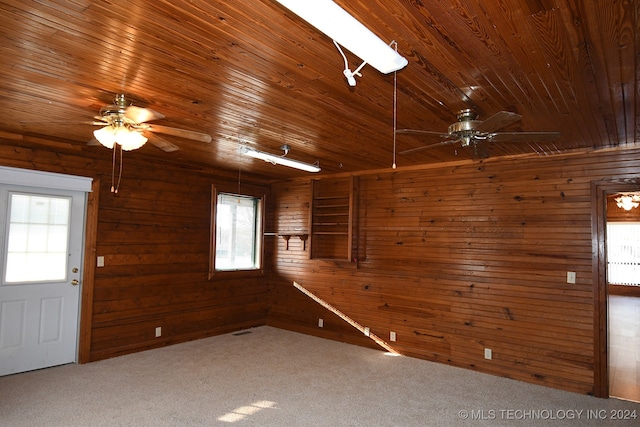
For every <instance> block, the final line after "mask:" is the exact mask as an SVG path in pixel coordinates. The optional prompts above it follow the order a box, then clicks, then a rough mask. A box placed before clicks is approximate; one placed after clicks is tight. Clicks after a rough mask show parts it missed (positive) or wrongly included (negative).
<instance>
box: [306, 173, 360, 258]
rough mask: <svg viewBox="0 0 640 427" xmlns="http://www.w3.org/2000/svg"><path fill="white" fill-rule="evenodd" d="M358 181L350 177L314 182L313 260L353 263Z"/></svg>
mask: <svg viewBox="0 0 640 427" xmlns="http://www.w3.org/2000/svg"><path fill="white" fill-rule="evenodd" d="M355 180H356V178H354V177H346V178H325V179H316V180H312V181H311V203H310V206H311V215H310V224H309V229H310V230H311V233H310V239H311V243H310V247H311V251H310V257H311V258H312V259H323V260H339V261H345V260H347V261H351V258H352V257H351V253H352V244H353V230H354V226H353V218H354V212H355V208H354V201H355V196H354V193H355V191H356V188H355V182H356V181H355Z"/></svg>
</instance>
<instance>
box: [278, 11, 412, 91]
mask: <svg viewBox="0 0 640 427" xmlns="http://www.w3.org/2000/svg"><path fill="white" fill-rule="evenodd" d="M277 2H278V3H280V4H281V5H283V6H284V7H286V8H287V9H289V10H291V11H292V12H293V13H295V14H296V15H298V16H299V17H300V18H302V19H304V20H305V21H307V22H308V23H309V24H311V25H313V26H314V27H316V28H317V29H318V30H320V31H322V32H323V33H324V34H326V35H327V36H328V37H329V38H331V39H332V40H333V42H334V43H335V44H336V46H337V47H338V50H339V51H340V53H341V54H342V56H343V58H344V59H345V70H344V71H343V74H344V75H345V77H346V78H347V81H348V82H349V85H350V86H355V76H359V75H360V73H359V72H360V70H361V69H362V67H363V66H364V65H365V64H369V65H371V66H372V67H373V68H375V69H376V70H378V71H380V72H381V73H383V74H388V73H391V72H394V71H397V70H399V69H401V68H404V67H405V66H406V65H407V64H408V61H407V59H406V58H404V57H402V56H401V55H399V54H398V52H396V51H395V50H394V49H392V48H391V47H390V46H389V45H387V44H386V43H385V42H384V41H382V40H381V39H380V38H379V37H378V36H376V35H375V34H374V33H373V32H372V31H371V30H369V29H368V28H367V27H365V26H364V25H362V24H361V23H360V22H359V21H358V20H357V19H355V18H354V17H353V16H351V15H350V14H349V13H348V12H347V11H345V10H344V9H342V8H341V7H340V6H338V5H337V4H335V3H334V2H333V1H331V0H314V1H310V0H277ZM340 46H343V47H345V48H346V49H348V50H349V51H350V52H351V53H353V54H354V55H356V56H358V57H359V58H360V59H362V60H363V61H364V62H363V63H362V65H360V66H359V67H358V68H357V69H356V70H355V71H350V70H349V66H348V63H347V60H346V57H345V56H344V53H343V52H342V49H340Z"/></svg>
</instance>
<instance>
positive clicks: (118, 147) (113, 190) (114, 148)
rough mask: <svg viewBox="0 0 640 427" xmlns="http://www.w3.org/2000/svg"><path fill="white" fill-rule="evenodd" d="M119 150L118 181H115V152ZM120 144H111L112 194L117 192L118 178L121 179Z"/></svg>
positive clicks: (118, 187) (118, 186)
mask: <svg viewBox="0 0 640 427" xmlns="http://www.w3.org/2000/svg"><path fill="white" fill-rule="evenodd" d="M117 151H119V152H120V166H119V170H118V182H117V183H116V182H115V170H116V156H117V154H116V152H117ZM122 159H123V156H122V146H120V144H117V143H116V144H113V162H112V164H111V192H112V193H114V194H118V190H119V189H120V180H121V179H122Z"/></svg>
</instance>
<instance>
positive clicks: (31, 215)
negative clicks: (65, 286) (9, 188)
mask: <svg viewBox="0 0 640 427" xmlns="http://www.w3.org/2000/svg"><path fill="white" fill-rule="evenodd" d="M9 205H10V209H9V222H8V228H9V229H8V233H7V234H8V239H7V249H6V263H5V272H4V282H5V283H28V282H48V281H63V280H66V272H67V258H68V252H69V250H68V243H69V218H70V208H71V199H70V198H68V197H53V196H51V197H50V196H41V195H31V194H19V193H11V194H10V202H9Z"/></svg>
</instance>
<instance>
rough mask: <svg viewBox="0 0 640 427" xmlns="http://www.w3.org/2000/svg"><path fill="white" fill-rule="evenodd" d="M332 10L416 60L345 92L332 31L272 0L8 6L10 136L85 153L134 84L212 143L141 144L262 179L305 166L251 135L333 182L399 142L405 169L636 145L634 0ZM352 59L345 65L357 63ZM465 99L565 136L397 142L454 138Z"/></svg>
mask: <svg viewBox="0 0 640 427" xmlns="http://www.w3.org/2000/svg"><path fill="white" fill-rule="evenodd" d="M336 3H337V4H339V5H340V6H342V7H343V8H344V9H346V10H347V11H348V12H349V13H351V14H352V15H353V16H355V17H356V18H357V19H358V20H360V21H361V22H362V23H363V24H365V25H366V26H367V27H368V28H370V29H371V30H372V31H373V32H374V33H376V34H377V35H378V36H379V37H380V38H381V39H382V40H384V41H389V42H390V41H392V40H395V41H396V42H397V45H398V51H399V53H400V54H401V55H403V56H404V57H406V58H407V59H408V61H409V64H408V66H407V67H406V68H404V69H402V70H401V71H399V72H397V74H395V75H394V74H393V73H392V74H389V75H383V74H380V73H379V72H378V71H376V70H375V69H373V68H371V67H369V66H365V67H364V68H363V70H362V74H363V75H362V77H361V78H358V83H357V86H356V87H353V88H352V87H349V86H348V85H347V83H346V80H345V79H344V76H343V75H342V70H343V60H342V57H341V56H340V54H339V53H338V51H337V50H336V48H335V46H334V45H333V43H332V41H331V40H330V39H328V38H327V37H326V36H325V35H324V34H322V33H320V32H318V31H317V30H315V29H314V28H313V27H311V26H310V25H309V24H307V23H306V22H304V21H303V20H301V19H300V18H299V17H297V16H296V15H294V14H292V13H291V12H289V11H288V10H287V9H285V8H284V7H282V6H281V5H280V4H279V3H277V2H276V1H274V0H235V1H233V2H224V1H208V0H190V1H186V0H184V1H183V0H172V1H158V0H153V1H151V0H148V1H147V0H126V1H124V0H122V1H121V0H111V1H106V0H102V1H100V0H98V1H89V0H73V1H62V0H58V1H49V2H35V1H26V0H25V1H2V2H0V13H1V14H2V19H0V41H1V46H0V49H1V51H0V55H2V61H0V113H1V114H0V132H2V133H0V136H2V135H3V134H4V135H5V136H6V135H23V136H25V138H26V139H28V138H36V137H38V136H39V135H46V136H48V137H54V138H59V139H61V140H67V141H72V143H73V144H78V145H82V146H83V147H85V146H86V144H87V142H88V141H89V140H90V139H91V138H92V131H93V130H94V129H96V126H92V125H90V124H86V122H90V121H91V120H92V119H93V117H94V116H95V115H96V114H97V113H98V111H99V110H100V108H101V107H102V106H104V105H106V104H111V103H112V101H113V98H114V96H115V95H116V94H118V93H125V94H126V95H127V97H128V98H129V100H130V102H132V103H133V104H134V105H137V106H140V107H147V108H151V109H153V110H155V111H158V112H160V113H162V114H163V115H164V116H165V118H164V119H161V120H158V121H157V122H154V123H157V124H159V125H165V126H173V127H178V128H184V129H189V130H194V131H200V132H205V133H208V134H210V135H211V136H212V141H211V142H210V143H203V142H197V141H192V140H188V139H183V138H180V137H174V136H170V135H163V137H164V138H165V139H166V140H168V141H169V142H171V143H172V144H174V145H176V146H177V147H178V148H179V149H178V150H177V151H174V152H170V153H167V152H164V151H161V150H159V149H157V148H156V147H154V146H153V145H151V144H146V145H145V146H144V147H142V148H141V149H140V150H139V154H137V155H140V156H148V157H149V158H153V159H160V160H162V159H165V160H166V161H171V162H178V163H182V164H189V165H194V166H195V167H215V168H223V169H228V170H231V171H234V170H236V171H237V170H241V171H247V172H250V173H254V174H258V175H259V176H263V177H265V178H269V179H281V178H288V177H297V176H304V175H307V174H308V172H301V171H297V170H294V169H290V168H287V167H283V166H274V165H272V164H270V163H266V162H263V161H261V160H255V159H251V158H247V157H244V156H241V155H240V154H239V153H238V145H239V144H240V143H243V144H248V145H250V146H252V147H254V148H257V149H260V150H263V151H267V152H271V153H274V154H280V153H281V151H280V147H281V146H282V145H283V144H288V145H289V146H290V147H291V150H290V153H289V157H292V158H295V159H299V160H302V161H305V162H309V163H314V162H319V164H320V166H321V167H322V172H320V175H322V174H329V173H338V172H357V171H364V170H373V169H381V168H388V167H390V166H391V164H392V162H393V160H394V151H395V159H396V162H397V164H398V166H399V167H403V166H414V165H420V164H426V163H434V162H445V161H452V160H460V159H476V160H477V159H479V158H481V157H485V156H491V157H497V156H510V155H518V154H526V153H531V154H532V155H535V156H547V155H553V154H555V153H560V152H565V151H569V150H592V149H596V148H601V147H613V146H633V145H634V144H637V143H639V142H640V119H639V114H640V108H639V104H638V97H639V95H640V88H639V84H638V81H639V80H640V67H639V65H638V63H639V58H640V38H639V37H640V36H639V31H638V28H639V27H640V16H639V15H640V12H639V9H640V7H639V5H638V3H637V1H634V0H608V1H593V0H583V1H580V0H509V1H506V0H496V1H485V0H430V1H408V0H403V1H397V0H384V1H368V0H367V1H365V0H336ZM347 56H348V59H349V62H350V66H351V67H352V69H353V68H355V67H357V65H359V63H360V62H361V61H360V60H359V59H358V58H356V57H355V56H353V55H352V54H351V53H349V52H347ZM394 79H396V84H397V90H396V103H395V109H394V101H393V100H394ZM467 108H471V109H474V110H475V111H477V112H478V113H479V114H480V118H481V119H486V118H487V117H489V116H491V115H493V114H494V113H496V112H498V111H503V110H504V111H511V112H516V113H518V114H520V115H522V119H521V120H520V121H518V122H516V123H515V124H512V125H510V126H509V127H508V128H506V129H505V130H508V131H559V132H561V137H560V138H559V139H558V140H556V141H552V142H537V141H532V142H509V143H506V142H505V143H485V144H483V146H482V149H481V150H477V149H476V150H474V149H473V148H471V147H468V148H462V147H460V146H459V145H458V144H451V145H441V146H437V147H432V148H428V149H421V150H414V151H410V152H409V153H406V154H401V153H404V152H405V151H407V150H413V149H415V148H418V147H422V146H424V145H431V144H433V143H437V142H439V141H441V139H439V138H438V137H435V138H436V139H435V140H434V137H432V136H424V135H422V136H421V135H412V134H397V135H396V137H395V138H394V132H393V129H394V128H393V118H394V111H395V116H396V118H397V128H398V129H404V128H409V129H422V130H430V131H437V132H445V131H446V129H447V127H448V126H449V124H451V123H452V122H454V121H455V119H456V113H457V112H458V111H459V110H462V109H467ZM10 141H11V139H7V140H5V142H3V143H10ZM394 148H395V150H394ZM86 149H87V150H96V155H102V154H98V153H104V155H105V156H110V153H109V150H108V149H106V148H104V147H101V146H89V147H88V148H86ZM83 150H84V148H83ZM98 150H102V152H100V151H98ZM479 151H481V152H480V153H479ZM89 152H91V151H89ZM478 161H479V160H478Z"/></svg>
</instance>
